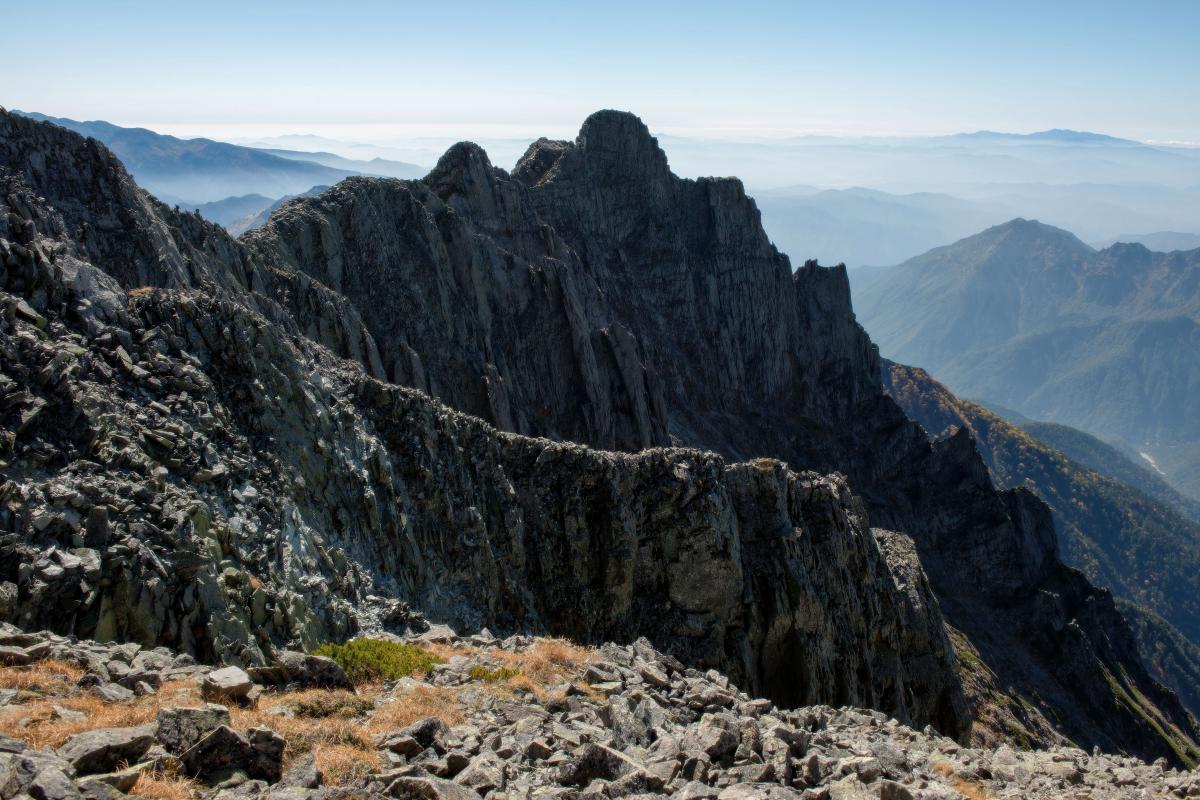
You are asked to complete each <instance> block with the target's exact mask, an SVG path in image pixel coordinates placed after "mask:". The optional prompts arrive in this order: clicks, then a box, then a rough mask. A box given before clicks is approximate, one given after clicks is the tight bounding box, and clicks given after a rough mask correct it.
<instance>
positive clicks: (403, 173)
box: [260, 147, 429, 179]
mask: <svg viewBox="0 0 1200 800" xmlns="http://www.w3.org/2000/svg"><path fill="white" fill-rule="evenodd" d="M260 149H261V150H262V151H263V152H264V153H270V154H271V155H273V156H279V157H280V158H288V159H292V160H295V161H312V162H315V163H317V164H322V165H324V166H326V167H331V168H333V169H344V170H352V171H356V172H361V173H362V174H364V175H377V176H380V177H384V178H405V179H411V178H423V177H425V174H426V173H427V172H429V170H428V169H427V168H425V167H422V166H418V165H417V164H410V163H408V162H407V161H390V160H388V159H386V158H372V159H370V160H368V161H358V160H356V159H353V158H344V157H342V156H339V155H337V154H336V153H326V152H324V151H316V152H311V153H310V152H307V151H304V150H280V149H277V148H267V147H264V148H260Z"/></svg>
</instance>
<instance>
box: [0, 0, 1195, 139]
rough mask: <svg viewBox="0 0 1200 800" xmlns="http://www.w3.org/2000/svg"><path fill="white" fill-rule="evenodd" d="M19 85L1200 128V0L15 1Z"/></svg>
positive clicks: (557, 118) (681, 128)
mask: <svg viewBox="0 0 1200 800" xmlns="http://www.w3.org/2000/svg"><path fill="white" fill-rule="evenodd" d="M0 10H2V11H3V18H4V20H5V28H6V34H5V37H4V42H5V44H4V58H3V62H4V69H3V74H2V75H0V105H2V106H4V107H7V108H18V109H22V110H26V111H41V112H43V113H47V114H51V115H55V116H66V117H72V118H76V119H106V120H109V121H111V122H115V123H117V124H121V125H143V126H146V127H151V128H153V129H155V130H159V131H162V132H168V133H175V134H176V135H185V136H191V135H207V136H211V137H213V138H225V139H237V138H245V137H254V136H269V135H279V134H283V133H316V134H321V135H326V136H332V137H334V138H360V139H363V140H382V139H384V138H389V137H390V138H394V137H395V136H396V135H400V134H402V133H407V134H409V135H414V136H416V135H421V134H423V133H427V134H429V135H432V136H444V135H449V136H457V135H460V134H462V135H474V136H480V137H482V136H503V135H512V136H516V137H520V136H530V135H536V134H545V135H551V136H568V135H572V134H573V133H574V132H575V131H576V130H577V129H578V126H579V123H580V122H581V121H582V120H583V119H584V118H585V117H586V116H587V114H589V113H590V112H592V111H595V110H596V109H599V108H621V109H626V110H630V111H633V112H635V113H637V114H638V115H639V116H641V117H642V118H643V119H644V120H646V122H647V124H648V125H650V127H651V128H652V129H653V130H655V131H658V132H664V133H676V134H680V135H693V136H711V137H714V138H753V137H760V136H761V137H774V136H787V135H795V134H805V133H821V134H838V135H846V134H849V135H925V134H941V133H955V132H962V131H975V130H982V129H988V130H1004V131H1014V132H1029V131H1035V130H1044V129H1047V128H1073V129H1077V130H1090V131H1097V132H1103V133H1108V134H1111V135H1116V136H1123V137H1128V138H1133V139H1140V140H1143V141H1155V142H1182V143H1192V144H1195V143H1200V46H1197V43H1196V37H1197V34H1198V33H1200V2H1196V1H1195V0H1186V1H1182V2H1151V1H1149V0H1143V1H1142V2H1120V3H1117V2H1104V0H1092V1H1091V2H1074V0H1043V2H1003V0H992V1H991V2H976V1H975V0H959V2H921V1H920V0H911V1H910V2H856V1H855V0H841V1H840V2H829V0H823V1H822V2H817V3H807V2H754V1H753V0H747V1H745V2H738V3H709V2H704V1H703V0H690V2H654V1H653V0H651V1H649V2H648V1H647V0H641V2H624V0H605V2H588V3H574V2H566V1H565V0H564V1H563V2H524V1H522V0H507V1H506V2H474V1H473V0H460V1H458V2H453V3H449V2H422V3H406V2H349V1H345V2H339V3H329V2H324V3H316V2H305V1H304V0H293V2H287V3H277V2H269V1H259V0H241V2H224V1H223V0H218V1H217V2H187V3H182V2H173V1H172V0H159V2H153V3H151V2H124V1H123V0H106V1H105V2H97V1H96V0H85V1H76V0H60V1H56V0H38V1H37V2H27V1H21V2H18V1H17V0H0Z"/></svg>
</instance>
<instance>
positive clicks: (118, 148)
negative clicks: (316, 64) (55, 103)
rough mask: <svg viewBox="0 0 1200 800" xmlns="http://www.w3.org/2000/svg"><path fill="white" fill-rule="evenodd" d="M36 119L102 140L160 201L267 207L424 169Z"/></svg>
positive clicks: (35, 116)
mask: <svg viewBox="0 0 1200 800" xmlns="http://www.w3.org/2000/svg"><path fill="white" fill-rule="evenodd" d="M14 113H18V114H24V115H25V116H28V117H29V118H30V119H36V120H39V121H43V122H52V123H54V124H56V125H60V126H62V127H64V128H67V129H68V130H73V131H75V132H76V133H79V134H82V135H84V136H90V137H92V138H93V139H95V140H96V141H98V142H101V143H103V144H104V145H105V146H106V147H108V148H109V149H110V150H112V152H113V153H115V154H116V155H117V157H118V158H120V159H121V163H123V164H124V165H125V168H126V169H128V170H129V171H130V173H131V174H133V175H134V176H135V177H136V178H137V180H138V182H139V183H140V184H141V185H143V186H145V187H146V188H147V189H149V190H150V191H151V192H153V193H154V194H155V195H156V196H157V197H158V198H159V199H160V200H162V201H163V202H165V203H170V204H173V205H181V206H183V207H184V208H189V209H192V208H196V207H197V206H199V205H201V204H206V203H214V202H217V201H227V199H234V198H238V197H241V198H242V200H243V201H245V199H246V198H245V196H246V195H262V196H265V197H266V198H268V199H267V202H266V203H265V204H264V205H262V206H260V207H259V209H258V211H261V210H262V209H263V208H266V207H267V206H269V205H270V204H271V203H273V202H274V201H275V200H277V199H279V198H280V197H283V196H284V195H296V194H300V193H302V192H306V191H308V190H310V189H311V188H312V187H314V186H318V185H326V186H327V185H330V184H333V183H337V182H338V181H339V180H341V179H342V178H345V177H348V176H350V175H383V176H390V177H404V178H414V177H419V176H420V175H422V174H424V172H425V170H424V169H423V168H421V167H418V166H416V165H415V164H407V163H404V162H398V161H386V160H384V159H372V160H370V161H355V160H353V159H346V158H341V157H339V156H336V155H334V154H332V153H323V152H316V153H305V152H300V151H295V150H285V149H278V148H276V149H269V150H266V149H257V148H252V147H242V146H240V145H235V144H227V143H225V142H215V141H212V140H211V139H179V138H176V137H174V136H166V135H164V134H160V133H155V132H154V131H150V130H147V129H145V128H123V127H120V126H118V125H113V124H111V123H109V122H103V121H92V122H80V121H77V120H73V119H66V118H63V117H50V116H47V115H45V114H39V113H32V112H19V111H18V112H14Z"/></svg>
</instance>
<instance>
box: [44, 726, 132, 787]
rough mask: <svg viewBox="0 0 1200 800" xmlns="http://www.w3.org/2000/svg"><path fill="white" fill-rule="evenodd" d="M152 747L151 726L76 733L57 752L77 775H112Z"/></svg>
mask: <svg viewBox="0 0 1200 800" xmlns="http://www.w3.org/2000/svg"><path fill="white" fill-rule="evenodd" d="M152 744H154V726H153V725H139V726H138V727H135V728H98V729H96V730H91V731H84V732H83V733H77V734H75V735H74V736H72V737H71V738H70V739H68V740H67V742H66V744H64V745H63V746H62V747H60V748H58V754H59V755H60V756H61V757H63V758H65V759H66V760H67V761H69V762H70V763H71V766H72V767H74V768H75V772H76V773H77V774H79V775H91V774H94V773H98V772H112V771H113V770H114V769H116V767H117V765H119V764H121V763H122V762H125V763H132V762H134V761H137V760H138V759H140V758H141V757H142V756H143V755H145V753H146V751H147V750H149V749H150V745H152Z"/></svg>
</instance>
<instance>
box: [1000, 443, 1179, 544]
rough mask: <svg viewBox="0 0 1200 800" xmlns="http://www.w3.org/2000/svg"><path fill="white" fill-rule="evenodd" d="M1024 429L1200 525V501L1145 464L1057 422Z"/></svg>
mask: <svg viewBox="0 0 1200 800" xmlns="http://www.w3.org/2000/svg"><path fill="white" fill-rule="evenodd" d="M1018 427H1019V428H1021V430H1023V431H1025V432H1026V433H1028V434H1029V435H1030V436H1032V437H1033V438H1035V439H1037V440H1038V441H1039V442H1042V443H1043V444H1046V445H1048V446H1049V447H1051V448H1053V449H1054V450H1057V451H1059V452H1060V453H1062V454H1063V455H1065V456H1066V457H1067V458H1069V459H1071V460H1072V461H1074V462H1075V463H1077V464H1080V465H1082V466H1084V467H1087V468H1088V469H1090V470H1093V471H1095V472H1099V473H1100V474H1101V475H1107V476H1108V477H1110V478H1112V479H1114V480H1117V481H1120V482H1121V483H1124V484H1126V485H1127V486H1129V487H1131V488H1133V489H1136V490H1138V491H1139V492H1141V493H1142V494H1144V495H1146V496H1148V497H1151V498H1153V499H1154V500H1155V501H1157V502H1158V503H1161V504H1163V505H1165V506H1169V507H1171V508H1174V509H1175V510H1176V511H1178V512H1180V513H1181V514H1183V515H1184V516H1185V517H1187V518H1188V519H1190V520H1192V521H1193V522H1197V523H1200V502H1196V501H1195V500H1192V499H1191V498H1189V497H1185V496H1184V495H1182V494H1180V493H1179V492H1177V491H1176V490H1175V489H1173V488H1171V485H1170V484H1169V483H1167V482H1166V481H1165V480H1163V477H1162V476H1161V475H1160V474H1158V473H1157V472H1154V471H1153V470H1152V469H1151V468H1150V467H1148V466H1144V465H1143V464H1142V463H1136V462H1134V461H1133V460H1132V459H1130V458H1129V457H1127V456H1126V455H1125V454H1124V453H1122V452H1121V451H1120V450H1118V449H1117V448H1115V447H1113V446H1112V445H1109V444H1105V443H1104V442H1102V441H1100V440H1099V439H1097V438H1096V437H1094V436H1089V435H1088V434H1086V433H1084V432H1083V431H1079V430H1076V429H1075V428H1072V427H1070V426H1067V425H1059V424H1057V423H1054V422H1030V421H1026V422H1021V423H1019V424H1018Z"/></svg>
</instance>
